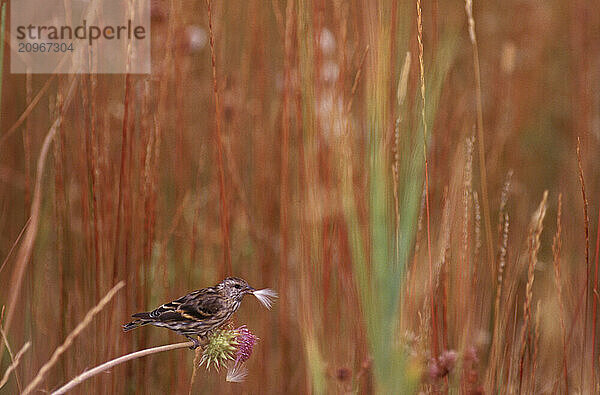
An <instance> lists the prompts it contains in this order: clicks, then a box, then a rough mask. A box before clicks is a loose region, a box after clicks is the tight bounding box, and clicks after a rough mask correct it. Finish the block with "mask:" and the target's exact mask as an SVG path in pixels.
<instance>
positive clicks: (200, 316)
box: [133, 288, 221, 322]
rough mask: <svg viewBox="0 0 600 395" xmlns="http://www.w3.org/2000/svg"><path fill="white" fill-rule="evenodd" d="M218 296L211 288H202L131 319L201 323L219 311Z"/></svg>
mask: <svg viewBox="0 0 600 395" xmlns="http://www.w3.org/2000/svg"><path fill="white" fill-rule="evenodd" d="M220 299H221V298H220V296H219V294H218V293H217V292H216V290H215V289H213V288H204V289H200V290H197V291H194V292H190V293H189V294H187V295H185V296H182V297H181V298H179V299H176V300H174V301H172V302H169V303H165V304H163V305H162V306H160V307H158V308H157V309H155V310H153V311H151V312H150V313H138V314H134V315H133V317H137V318H142V319H151V320H156V321H162V322H165V321H180V320H185V319H189V320H194V321H202V320H206V319H209V318H211V317H213V316H214V315H215V314H217V312H218V311H219V310H220V309H221V300H220Z"/></svg>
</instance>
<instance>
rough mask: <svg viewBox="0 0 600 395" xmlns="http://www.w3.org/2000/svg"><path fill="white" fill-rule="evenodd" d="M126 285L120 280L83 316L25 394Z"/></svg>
mask: <svg viewBox="0 0 600 395" xmlns="http://www.w3.org/2000/svg"><path fill="white" fill-rule="evenodd" d="M124 286H125V282H124V281H121V282H119V283H118V284H117V285H115V286H114V287H112V289H111V290H110V291H108V293H107V294H106V295H105V296H104V297H103V298H102V300H100V302H98V304H97V305H96V306H94V307H93V308H92V309H91V310H90V311H88V313H87V314H86V315H85V317H83V320H82V321H81V322H80V323H79V324H78V325H77V326H76V327H75V329H73V331H71V333H69V335H68V336H67V338H66V339H65V341H64V342H63V344H61V345H60V347H58V348H57V349H56V350H54V353H53V354H52V356H51V357H50V359H49V360H48V362H46V363H45V364H44V366H42V367H41V368H40V370H39V371H38V373H37V375H36V376H35V377H34V379H33V380H32V381H31V382H30V383H29V384H28V385H27V387H25V389H24V390H23V395H27V394H30V393H31V392H33V390H34V389H35V388H36V387H37V386H38V385H39V384H40V383H41V382H42V380H44V378H45V377H46V374H47V373H48V372H49V371H50V369H51V368H52V366H54V364H55V363H56V362H57V361H58V358H60V356H61V355H62V354H64V352H65V351H67V349H68V348H69V347H70V346H71V344H73V341H75V338H76V337H77V336H79V334H80V333H81V332H82V331H83V330H84V329H85V328H86V327H87V326H88V325H89V324H90V322H92V320H93V319H94V317H95V316H96V315H97V314H98V313H99V312H100V311H102V309H104V307H106V305H107V304H108V302H110V301H111V299H112V298H113V297H114V296H115V295H116V293H117V292H118V291H119V290H120V289H121V288H123V287H124Z"/></svg>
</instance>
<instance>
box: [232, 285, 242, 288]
mask: <svg viewBox="0 0 600 395" xmlns="http://www.w3.org/2000/svg"><path fill="white" fill-rule="evenodd" d="M234 287H236V288H237V289H240V288H242V286H241V285H240V284H235V285H234Z"/></svg>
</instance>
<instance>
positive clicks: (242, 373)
mask: <svg viewBox="0 0 600 395" xmlns="http://www.w3.org/2000/svg"><path fill="white" fill-rule="evenodd" d="M246 376H248V369H247V368H246V367H245V366H244V365H242V364H241V363H239V364H238V363H236V364H234V365H233V366H232V367H230V368H229V369H227V379H226V380H227V381H228V382H230V383H242V382H244V381H245V380H246Z"/></svg>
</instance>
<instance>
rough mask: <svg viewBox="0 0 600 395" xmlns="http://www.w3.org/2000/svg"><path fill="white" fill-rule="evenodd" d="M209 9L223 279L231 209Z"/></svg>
mask: <svg viewBox="0 0 600 395" xmlns="http://www.w3.org/2000/svg"><path fill="white" fill-rule="evenodd" d="M206 6H207V8H208V36H209V42H210V60H211V65H212V79H213V93H214V99H215V124H216V126H215V141H216V145H217V164H218V172H219V196H220V201H221V235H222V238H223V266H222V269H221V274H222V276H221V277H225V275H226V274H231V273H232V268H231V251H230V250H231V248H230V247H229V209H228V206H227V199H228V196H227V190H226V189H225V167H224V161H223V155H224V154H223V137H222V134H221V123H222V119H221V118H222V117H221V102H220V97H219V84H218V80H217V55H216V53H215V37H214V31H213V19H212V0H206Z"/></svg>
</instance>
